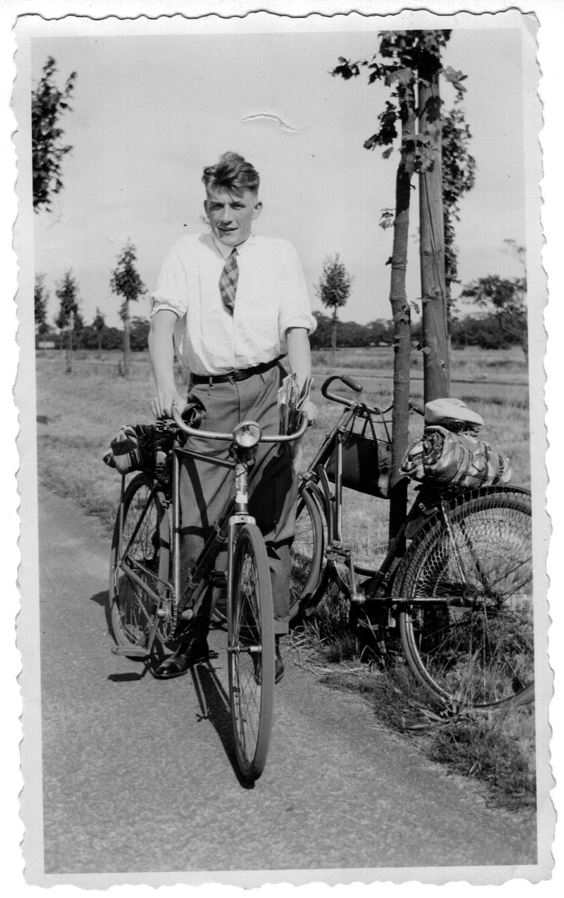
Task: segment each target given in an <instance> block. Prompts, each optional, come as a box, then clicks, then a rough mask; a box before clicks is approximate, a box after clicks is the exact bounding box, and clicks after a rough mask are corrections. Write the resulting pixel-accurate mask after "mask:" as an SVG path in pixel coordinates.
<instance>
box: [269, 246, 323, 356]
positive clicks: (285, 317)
mask: <svg viewBox="0 0 564 898" xmlns="http://www.w3.org/2000/svg"><path fill="white" fill-rule="evenodd" d="M280 287H281V290H282V296H281V301H280V311H279V314H278V331H279V334H280V339H281V340H284V339H285V337H286V331H287V330H288V329H289V328H291V327H303V328H305V329H306V330H307V331H308V332H309V333H310V334H312V333H313V331H314V330H315V328H316V326H317V322H316V320H315V318H314V317H313V315H312V314H311V303H310V299H309V295H308V291H307V286H306V280H305V277H304V272H303V268H302V264H301V262H300V259H299V257H298V254H297V252H296V250H295V249H294V247H293V246H292V245H291V244H290V243H288V244H287V252H286V258H285V261H284V266H283V269H282V272H281V278H280Z"/></svg>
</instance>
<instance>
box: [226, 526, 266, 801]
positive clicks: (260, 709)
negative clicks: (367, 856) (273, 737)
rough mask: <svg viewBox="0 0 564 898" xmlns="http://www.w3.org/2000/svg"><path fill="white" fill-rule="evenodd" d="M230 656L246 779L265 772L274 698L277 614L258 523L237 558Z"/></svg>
mask: <svg viewBox="0 0 564 898" xmlns="http://www.w3.org/2000/svg"><path fill="white" fill-rule="evenodd" d="M232 582H233V592H232V596H231V601H230V602H228V643H227V657H228V670H229V700H230V703H231V719H232V723H233V734H234V740H235V755H236V758H237V765H238V767H239V770H240V773H241V776H242V777H243V779H244V780H245V781H246V782H249V783H251V782H253V781H254V780H256V779H258V777H259V776H260V775H261V773H262V771H263V770H264V765H265V763H266V756H267V753H268V746H269V743H270V732H271V728H272V709H273V701H274V612H273V606H272V586H271V581H270V571H269V567H268V556H267V554H266V548H265V545H264V539H263V537H262V535H261V533H260V530H259V529H258V527H257V526H256V524H247V525H244V526H243V527H242V528H241V530H240V532H239V534H238V536H237V542H236V545H235V550H234V558H233V580H232Z"/></svg>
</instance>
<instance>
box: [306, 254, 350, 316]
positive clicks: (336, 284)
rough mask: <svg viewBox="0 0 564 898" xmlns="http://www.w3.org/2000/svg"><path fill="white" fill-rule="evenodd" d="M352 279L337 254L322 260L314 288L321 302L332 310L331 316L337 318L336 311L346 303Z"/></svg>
mask: <svg viewBox="0 0 564 898" xmlns="http://www.w3.org/2000/svg"><path fill="white" fill-rule="evenodd" d="M353 280H354V278H353V277H352V276H351V275H350V274H349V273H348V271H347V269H346V267H345V265H344V263H343V262H341V257H340V255H339V253H336V254H335V255H334V256H326V257H325V259H324V260H323V268H322V271H321V277H320V279H319V282H318V284H317V286H316V288H315V292H316V293H317V295H318V296H319V298H320V300H321V302H322V303H323V305H324V306H326V307H327V308H328V309H332V310H333V316H334V317H335V318H336V317H337V310H338V309H339V308H342V306H344V305H345V304H346V302H347V299H348V297H349V293H350V290H351V285H352V282H353Z"/></svg>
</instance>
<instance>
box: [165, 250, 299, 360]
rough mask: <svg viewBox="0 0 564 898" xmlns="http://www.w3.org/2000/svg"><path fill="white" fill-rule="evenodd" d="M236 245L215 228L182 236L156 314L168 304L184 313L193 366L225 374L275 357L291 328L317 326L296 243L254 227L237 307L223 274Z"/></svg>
mask: <svg viewBox="0 0 564 898" xmlns="http://www.w3.org/2000/svg"><path fill="white" fill-rule="evenodd" d="M231 250H232V247H230V246H223V245H222V244H221V243H219V242H217V241H216V240H215V239H214V237H213V235H212V234H200V235H187V236H185V237H181V238H180V240H178V241H177V242H176V243H175V244H174V246H173V247H172V249H171V250H170V252H169V253H168V255H167V256H166V258H165V260H164V262H163V265H162V268H161V271H160V274H159V278H158V282H157V289H156V290H155V291H154V293H153V294H152V297H153V306H152V310H151V317H152V316H153V315H156V314H157V312H159V311H160V310H161V309H168V310H170V311H171V312H174V313H175V314H176V315H177V316H178V322H177V324H176V327H175V344H176V347H177V351H178V353H179V356H180V358H181V359H182V361H183V362H184V363H185V364H186V365H187V366H188V368H189V370H190V371H192V372H193V373H194V374H224V373H226V372H228V371H232V370H239V369H243V368H250V367H253V366H254V365H259V364H261V363H262V362H270V361H272V360H273V359H275V358H276V357H277V356H279V355H281V354H282V353H283V352H284V351H285V350H284V347H283V344H284V340H285V336H286V331H287V330H288V328H290V327H303V328H306V329H307V330H308V331H309V332H310V333H311V332H312V331H313V330H314V329H315V325H316V321H315V318H314V317H313V315H312V314H311V306H310V301H309V296H308V292H307V287H306V283H305V278H304V273H303V270H302V266H301V263H300V260H299V258H298V255H297V253H296V251H295V249H294V247H293V246H292V244H291V243H289V242H288V241H287V240H278V239H273V238H270V237H259V236H256V235H253V234H251V236H250V237H249V238H248V239H247V240H246V241H245V242H244V243H242V244H240V245H239V246H238V247H237V264H238V267H239V279H238V283H237V295H236V299H235V308H234V311H233V315H230V314H229V313H228V312H227V310H226V309H225V306H224V305H223V302H222V300H221V295H220V292H219V279H220V276H221V272H222V270H223V266H224V264H225V259H226V258H227V256H228V255H229V254H230V253H231Z"/></svg>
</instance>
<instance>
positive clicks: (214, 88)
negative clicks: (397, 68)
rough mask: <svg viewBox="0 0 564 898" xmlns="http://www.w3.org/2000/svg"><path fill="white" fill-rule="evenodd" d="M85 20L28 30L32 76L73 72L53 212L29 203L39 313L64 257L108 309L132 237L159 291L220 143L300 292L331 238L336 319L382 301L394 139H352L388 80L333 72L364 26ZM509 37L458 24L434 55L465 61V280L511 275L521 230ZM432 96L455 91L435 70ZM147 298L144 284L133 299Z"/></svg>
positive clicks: (370, 118)
mask: <svg viewBox="0 0 564 898" xmlns="http://www.w3.org/2000/svg"><path fill="white" fill-rule="evenodd" d="M471 21H474V19H471ZM475 21H479V18H478V17H475ZM506 21H507V23H508V24H509V23H511V22H512V23H515V22H516V20H515V19H514V18H512V19H510V20H509V19H508V20H506ZM517 24H518V23H517ZM85 30H86V29H85V28H82V29H80V28H78V29H76V28H75V33H73V34H69V35H67V36H61V37H46V36H45V35H40V36H32V39H31V79H32V83H37V80H38V78H39V77H40V75H41V69H42V67H43V65H44V63H45V61H46V59H47V57H48V56H50V55H51V56H53V57H54V58H55V60H56V63H57V68H58V75H57V79H58V83H59V85H60V86H62V85H63V83H64V80H65V79H66V77H68V75H69V74H70V72H71V71H76V72H77V80H76V87H75V91H74V94H73V100H72V111H71V112H69V113H68V114H66V115H65V116H64V118H63V119H62V120H61V125H62V127H63V129H64V140H65V143H69V144H70V145H71V146H72V147H73V150H72V152H71V153H70V154H69V155H68V156H66V157H65V160H64V170H63V180H64V190H63V191H62V192H61V193H60V194H59V195H58V196H57V197H56V199H55V202H54V206H53V211H52V213H46V212H41V213H40V214H38V215H35V216H34V226H35V233H34V241H35V270H36V272H41V273H44V275H45V283H46V286H47V288H48V290H49V291H50V294H51V296H50V303H49V317H50V320H52V319H53V317H54V316H55V314H56V311H57V307H58V301H57V299H56V297H55V287H56V284H57V282H59V281H60V280H61V278H62V276H63V274H64V273H65V271H67V270H68V269H71V270H72V272H73V274H74V276H75V278H76V280H77V283H78V285H79V291H80V300H81V308H82V312H83V315H84V317H85V319H86V321H87V322H89V321H91V320H92V318H93V316H94V313H95V310H96V308H97V307H99V308H100V309H101V310H102V311H103V312H104V314H105V315H106V317H107V322H108V323H109V324H117V323H118V317H117V309H118V307H119V300H118V298H117V297H115V296H112V294H111V291H110V288H109V281H110V275H111V272H112V270H113V268H114V267H115V264H116V262H117V259H118V256H119V254H120V252H121V250H122V248H123V246H124V244H125V243H126V242H127V241H128V240H130V241H132V242H133V243H134V245H135V246H136V248H137V253H138V270H139V273H140V275H141V277H142V280H143V282H144V284H145V286H146V287H147V289H148V290H149V291H150V290H152V289H154V287H155V284H156V279H157V275H158V271H159V267H160V264H161V262H162V259H163V258H164V255H165V254H166V252H167V251H168V249H169V247H170V246H171V245H172V243H173V242H174V241H175V240H176V239H177V238H178V237H180V236H181V235H182V234H183V233H187V232H189V233H194V232H199V231H201V230H205V227H206V226H205V223H204V222H203V219H202V213H203V208H202V201H203V188H202V184H201V172H202V169H203V167H204V166H205V165H207V164H210V163H213V162H215V161H216V160H217V158H218V157H219V155H220V154H221V153H222V152H223V151H224V150H226V149H232V150H235V151H237V152H239V153H241V154H242V155H244V156H246V157H247V158H248V159H249V160H250V161H251V162H253V164H254V165H255V166H256V168H257V169H258V171H259V172H260V174H261V198H262V201H263V212H262V215H261V217H260V219H259V220H258V221H257V224H256V231H257V233H262V234H265V235H267V236H278V237H284V238H286V239H288V240H290V241H291V242H292V243H293V244H294V245H295V247H296V249H297V251H298V253H299V255H300V258H301V260H302V264H303V266H304V270H305V275H306V281H307V283H308V286H309V287H310V295H311V299H312V306H313V308H314V309H321V308H322V306H321V303H320V300H319V298H318V297H317V295H316V291H315V285H316V284H317V282H318V280H319V276H320V273H321V268H322V264H323V260H324V258H325V257H326V256H327V255H334V254H335V253H339V254H340V256H341V259H342V261H343V262H344V263H345V265H346V267H347V270H348V271H349V273H350V274H351V275H352V276H353V279H354V280H353V284H352V290H351V295H350V297H349V300H348V303H347V306H346V308H345V309H343V310H342V312H341V317H342V318H343V320H356V321H359V322H361V323H366V322H368V321H371V320H374V319H375V318H382V317H389V314H390V312H389V299H388V295H389V272H390V269H389V267H387V266H386V260H387V259H388V258H389V256H390V255H391V247H392V230H391V229H389V230H385V231H384V230H382V228H380V227H379V220H380V216H381V212H382V210H383V209H385V208H389V207H393V203H394V187H395V172H396V166H397V161H398V154H397V152H396V153H394V154H393V155H392V157H391V158H390V159H387V160H385V159H383V158H382V154H381V151H380V150H376V151H367V150H365V149H364V147H363V142H364V140H365V139H366V138H367V137H369V136H370V135H371V134H372V133H374V131H375V130H377V127H378V123H377V116H378V113H379V112H380V111H381V109H382V108H383V105H384V103H385V100H386V98H387V95H388V89H387V88H385V87H384V86H383V85H380V84H374V85H368V83H367V79H366V76H365V75H362V76H360V77H359V78H356V79H352V80H350V81H348V82H345V81H343V80H342V79H340V78H335V77H331V75H330V74H329V73H330V71H331V69H332V68H333V67H334V66H335V65H336V64H337V60H338V57H339V56H345V57H348V58H352V59H362V58H367V57H371V56H372V55H373V54H374V53H375V52H376V50H377V47H378V38H377V33H376V31H373V30H369V29H364V30H363V31H351V30H346V31H343V30H341V31H335V30H333V31H330V32H316V31H312V30H311V29H306V28H304V29H302V30H294V31H292V32H290V33H283V32H274V33H272V32H271V33H268V31H266V30H263V29H259V30H257V31H256V32H253V33H239V34H234V33H230V34H175V33H169V34H165V35H163V34H155V35H151V36H142V35H138V36H133V35H125V34H123V35H118V34H115V33H114V34H111V35H98V36H95V35H93V34H86V33H85ZM259 32H260V33H259ZM521 40H522V32H521V29H520V28H519V27H503V28H501V27H496V28H493V29H492V28H486V27H479V28H477V27H473V28H467V27H465V28H459V29H454V30H453V33H452V36H451V40H450V43H449V46H448V50H447V52H446V53H445V60H444V62H445V64H446V65H452V66H453V67H454V68H456V69H459V70H462V71H463V72H464V73H465V74H467V76H468V78H467V81H466V85H467V94H466V97H465V101H464V108H465V111H466V118H467V121H468V123H469V125H470V128H471V131H472V135H473V138H472V144H471V152H472V153H473V155H474V156H475V158H476V162H477V178H476V186H475V188H474V189H473V191H472V192H471V193H470V194H468V195H467V196H466V197H465V198H464V199H463V201H462V204H461V222H460V224H459V226H458V228H457V244H458V247H459V273H460V277H461V279H462V282H463V283H464V282H467V281H469V280H471V279H473V278H476V277H481V276H484V275H486V274H489V273H496V274H501V275H506V276H513V275H518V274H520V273H521V270H520V267H519V262H518V260H517V258H516V256H515V255H512V254H511V252H509V251H508V249H507V244H506V243H505V242H504V241H506V240H514V241H516V243H518V244H521V245H523V244H524V243H525V191H524V129H523V93H522V88H523V84H522V65H521ZM442 94H443V98H444V100H445V104H446V106H447V107H448V106H450V105H452V102H453V99H454V97H453V91H452V88H451V87H450V86H449V85H448V84H446V83H444V84H443V87H442ZM415 183H416V182H415ZM412 210H413V214H412V236H411V240H410V249H409V253H410V258H409V267H408V290H409V299H410V300H417V297H418V296H419V294H420V286H419V260H418V246H417V217H418V199H417V188H416V189H415V190H414V193H413V204H412ZM148 310H149V299H148V298H143V299H142V300H141V302H140V303H139V306H138V307H136V309H135V312H138V314H140V315H144V314H147V312H148Z"/></svg>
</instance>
